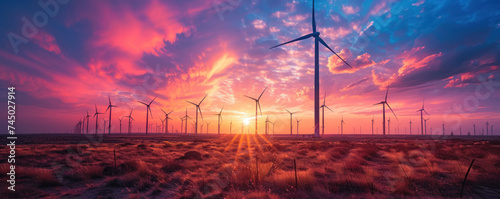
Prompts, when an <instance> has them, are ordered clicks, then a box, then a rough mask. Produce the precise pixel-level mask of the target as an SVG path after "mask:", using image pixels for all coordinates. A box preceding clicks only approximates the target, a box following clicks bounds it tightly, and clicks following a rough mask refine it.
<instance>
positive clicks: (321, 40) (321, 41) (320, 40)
mask: <svg viewBox="0 0 500 199" xmlns="http://www.w3.org/2000/svg"><path fill="white" fill-rule="evenodd" d="M317 38H318V40H319V42H320V43H321V44H323V46H325V47H326V48H328V49H329V50H330V51H332V53H333V54H335V55H337V57H338V58H339V59H340V60H342V61H343V62H344V63H345V64H347V66H349V67H350V68H352V66H351V65H349V63H347V62H346V61H345V60H344V59H342V57H340V56H339V55H338V54H337V53H336V52H335V51H333V50H332V49H331V48H330V46H328V45H327V44H326V43H325V41H323V39H321V37H317Z"/></svg>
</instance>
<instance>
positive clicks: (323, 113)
mask: <svg viewBox="0 0 500 199" xmlns="http://www.w3.org/2000/svg"><path fill="white" fill-rule="evenodd" d="M325 103H326V92H325V97H324V98H323V105H321V107H320V108H321V115H322V116H321V120H322V121H321V123H322V124H321V126H322V127H321V128H322V130H321V135H325V108H327V109H328V110H330V111H331V112H333V110H332V109H330V108H329V107H328V106H326V104H325Z"/></svg>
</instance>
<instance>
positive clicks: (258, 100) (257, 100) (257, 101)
mask: <svg viewBox="0 0 500 199" xmlns="http://www.w3.org/2000/svg"><path fill="white" fill-rule="evenodd" d="M266 90H267V86H266V88H265V89H264V91H262V93H261V94H260V96H259V98H257V99H255V98H253V97H249V96H248V95H245V97H247V98H250V99H252V100H255V135H257V116H258V114H257V107H259V110H260V115H262V109H260V98H261V97H262V95H263V94H264V92H266Z"/></svg>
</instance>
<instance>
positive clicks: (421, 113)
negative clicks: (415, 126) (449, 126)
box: [417, 100, 444, 135]
mask: <svg viewBox="0 0 500 199" xmlns="http://www.w3.org/2000/svg"><path fill="white" fill-rule="evenodd" d="M424 104H425V100H422V108H421V109H420V110H418V111H417V112H419V111H420V126H421V129H422V135H424V112H425V114H427V115H428V116H431V115H429V113H427V111H426V110H425V108H424ZM443 126H444V124H443ZM443 129H444V127H443Z"/></svg>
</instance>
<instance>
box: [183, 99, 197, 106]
mask: <svg viewBox="0 0 500 199" xmlns="http://www.w3.org/2000/svg"><path fill="white" fill-rule="evenodd" d="M186 102H188V103H190V104H192V105H195V106H198V104H195V103H193V102H190V101H187V100H186Z"/></svg>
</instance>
